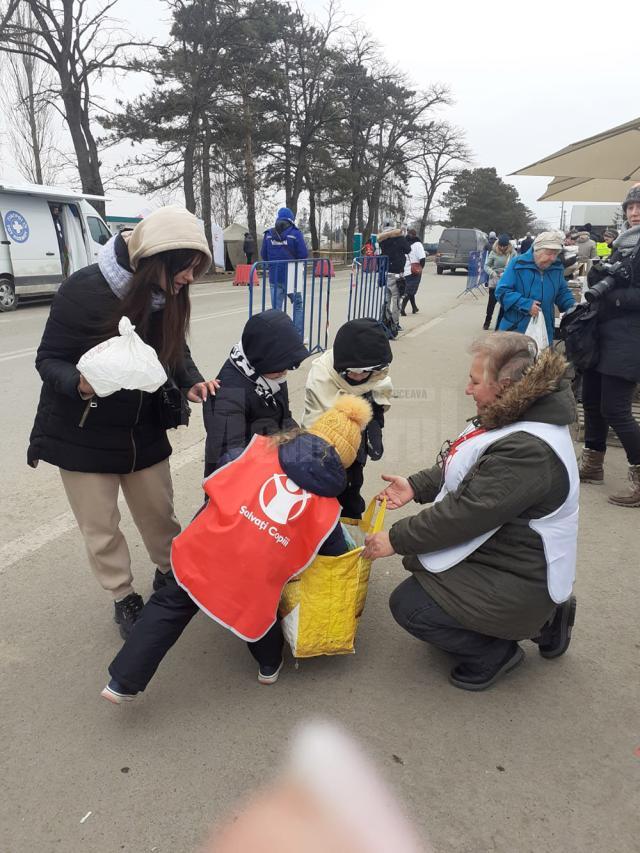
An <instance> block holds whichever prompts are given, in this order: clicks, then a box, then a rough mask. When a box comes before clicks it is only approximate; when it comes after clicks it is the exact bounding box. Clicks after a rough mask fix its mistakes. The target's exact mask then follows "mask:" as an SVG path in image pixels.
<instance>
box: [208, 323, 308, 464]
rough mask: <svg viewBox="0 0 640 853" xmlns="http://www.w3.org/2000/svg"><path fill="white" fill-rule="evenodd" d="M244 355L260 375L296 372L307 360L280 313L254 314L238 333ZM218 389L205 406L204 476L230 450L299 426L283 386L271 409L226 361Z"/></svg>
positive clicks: (249, 383)
mask: <svg viewBox="0 0 640 853" xmlns="http://www.w3.org/2000/svg"><path fill="white" fill-rule="evenodd" d="M242 347H243V350H244V354H245V355H246V357H247V359H248V361H249V362H250V364H251V365H252V366H253V368H254V369H255V370H256V371H257V372H258V373H259V374H260V375H262V374H264V373H280V372H282V371H283V370H289V369H291V368H293V367H297V366H298V365H299V364H300V362H301V361H302V360H303V359H304V358H306V357H307V356H308V355H309V352H308V350H307V349H306V347H304V346H303V344H302V341H301V340H300V335H299V334H298V332H297V331H296V328H295V326H294V325H293V323H292V322H291V319H290V318H289V317H288V316H287V315H286V314H285V313H284V311H275V310H269V311H263V312H262V313H260V314H255V315H254V316H253V317H252V318H251V319H250V320H249V322H248V323H247V324H246V326H245V328H244V331H243V333H242ZM218 379H219V380H220V388H219V390H218V393H217V394H216V396H215V397H210V398H209V399H208V400H207V402H206V403H205V404H204V408H203V415H204V425H205V428H206V430H207V444H206V450H205V476H208V475H209V474H211V473H212V472H213V471H214V470H215V469H216V468H217V467H218V464H219V460H220V459H221V458H222V457H223V456H224V455H225V453H227V451H228V450H229V449H231V448H234V447H235V448H238V447H242V448H244V447H246V446H247V444H248V443H249V441H250V440H251V438H252V437H253V436H254V435H271V434H273V433H275V432H280V431H282V430H288V429H291V428H293V427H295V426H297V424H296V422H295V421H294V420H293V418H292V417H291V411H290V409H289V394H288V391H287V385H286V382H285V383H284V384H283V385H281V386H280V388H279V390H278V391H277V392H276V393H275V394H274V395H273V401H274V404H275V405H272V404H271V403H269V402H267V400H265V399H264V398H263V397H259V396H258V394H257V393H256V386H255V384H254V383H253V382H252V381H251V379H249V378H248V377H247V376H245V375H244V373H242V372H241V371H240V370H239V369H238V368H237V367H236V366H235V365H234V364H233V362H232V361H230V360H229V359H227V361H225V363H224V364H223V365H222V369H221V370H220V373H219V374H218Z"/></svg>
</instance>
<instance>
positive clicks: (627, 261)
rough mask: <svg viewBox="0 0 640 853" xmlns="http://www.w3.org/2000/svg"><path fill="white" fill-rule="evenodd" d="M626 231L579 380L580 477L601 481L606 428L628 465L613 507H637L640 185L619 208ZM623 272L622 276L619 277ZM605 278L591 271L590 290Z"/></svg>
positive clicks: (614, 256) (639, 457) (613, 257)
mask: <svg viewBox="0 0 640 853" xmlns="http://www.w3.org/2000/svg"><path fill="white" fill-rule="evenodd" d="M622 209H623V211H624V214H625V217H626V219H627V224H628V228H627V229H626V230H625V231H623V232H622V233H621V234H620V236H619V237H617V238H616V240H615V241H614V242H613V248H614V251H613V254H612V255H611V257H610V258H609V259H608V260H609V262H610V263H612V264H615V263H616V262H617V261H621V262H622V269H621V270H619V271H618V272H617V273H616V274H615V276H614V280H615V284H614V286H613V287H611V288H609V289H608V290H606V292H605V293H604V294H603V295H602V296H601V297H600V299H599V300H598V363H597V364H596V365H595V366H594V367H593V368H591V369H590V370H586V371H585V372H584V375H583V377H582V403H583V406H584V419H585V441H584V443H585V449H584V452H583V454H582V459H581V463H580V479H581V480H582V481H583V482H585V483H601V482H602V481H603V479H604V455H605V452H606V449H607V435H608V432H609V426H611V428H612V429H613V431H614V432H615V433H616V435H617V436H618V438H619V439H620V443H621V444H622V446H623V447H624V450H625V453H626V455H627V461H628V463H629V480H630V481H631V490H630V491H629V490H627V491H626V492H622V493H620V494H615V495H611V496H610V497H609V501H610V502H611V503H613V504H616V505H618V506H626V507H640V425H638V423H637V421H636V420H635V419H634V417H633V414H632V402H633V396H634V394H635V393H636V392H637V383H639V382H640V186H636V187H632V188H631V189H630V190H629V193H628V195H627V197H626V199H625V201H624V203H623V205H622ZM621 273H624V275H621ZM605 275H607V272H606V271H599V270H598V269H597V268H596V267H594V268H593V269H592V270H591V271H590V273H589V285H590V286H591V287H593V286H594V285H595V284H597V282H598V281H600V280H601V279H603V278H604V277H605Z"/></svg>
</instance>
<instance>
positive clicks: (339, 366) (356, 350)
mask: <svg viewBox="0 0 640 853" xmlns="http://www.w3.org/2000/svg"><path fill="white" fill-rule="evenodd" d="M392 359H393V353H392V352H391V345H390V344H389V341H388V339H387V336H386V334H385V332H384V329H383V328H382V326H381V325H380V323H378V321H377V320H369V319H361V320H349V322H348V323H345V324H344V326H341V327H340V328H339V329H338V332H337V334H336V338H335V341H334V343H333V368H334V370H336V371H337V372H338V373H339V374H340V375H341V376H342V377H343V378H344V379H345V380H346V381H347V382H348V383H349V385H354V386H357V385H362V384H363V383H365V382H368V381H369V379H370V376H371V374H369V375H367V377H366V378H365V379H361V380H358V381H354V380H353V379H349V378H348V377H347V376H346V375H345V374H346V371H347V370H348V369H349V368H352V369H353V368H359V367H372V366H373V365H383V364H384V365H387V364H391V361H392Z"/></svg>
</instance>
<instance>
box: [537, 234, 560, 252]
mask: <svg viewBox="0 0 640 853" xmlns="http://www.w3.org/2000/svg"><path fill="white" fill-rule="evenodd" d="M564 240H565V236H564V232H563V231H543V232H542V234H538V236H537V237H536V239H535V240H534V241H533V251H534V252H535V251H536V249H551V250H552V251H554V252H559V251H561V250H562V248H563V247H564Z"/></svg>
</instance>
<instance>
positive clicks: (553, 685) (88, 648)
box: [0, 271, 640, 853]
mask: <svg viewBox="0 0 640 853" xmlns="http://www.w3.org/2000/svg"><path fill="white" fill-rule="evenodd" d="M464 283H465V279H464V278H463V277H462V276H450V275H444V276H441V277H436V276H435V275H434V274H433V272H431V271H429V272H428V273H427V274H426V275H425V276H424V277H423V281H422V284H421V286H420V290H419V293H418V298H417V299H418V304H419V306H420V313H419V314H417V315H415V316H411V315H410V316H409V317H407V318H406V320H405V321H404V326H405V332H404V334H403V335H402V336H401V338H400V339H399V340H398V341H396V342H394V343H393V345H392V346H393V351H394V361H393V365H392V377H393V380H394V385H395V387H396V396H395V399H394V402H393V406H392V408H391V411H390V412H389V415H388V417H387V425H386V429H385V444H386V452H385V456H384V459H383V460H382V461H381V462H379V463H370V464H369V465H368V466H367V468H366V481H365V496H367V497H369V496H372V495H373V494H375V492H376V491H377V490H378V488H379V486H380V479H379V478H380V474H381V473H382V472H385V473H402V474H409V473H413V472H414V471H416V470H419V469H420V468H422V467H425V466H427V465H430V464H432V462H433V460H434V458H435V455H436V453H437V452H438V450H439V449H440V446H441V444H442V442H443V441H444V440H445V439H447V438H453V437H455V436H456V435H457V434H458V433H459V432H460V431H461V429H462V428H463V427H464V425H465V420H466V418H468V417H470V416H471V415H472V413H473V408H472V404H471V401H470V400H469V399H468V398H466V397H465V395H464V387H465V384H466V378H467V372H468V363H469V356H468V354H467V351H466V350H467V347H468V345H469V343H470V342H471V340H472V339H473V338H474V337H475V336H476V335H478V334H481V331H480V329H481V325H482V320H483V317H484V303H483V300H480V301H477V300H474V299H473V298H472V297H470V296H464V297H462V298H458V295H459V294H460V292H461V291H462V289H463V288H464ZM247 295H248V294H247V290H246V288H234V287H232V286H231V285H230V284H215V285H207V284H203V285H198V286H196V287H194V288H193V297H194V298H193V323H192V352H193V355H194V358H195V360H196V363H197V364H198V365H199V367H200V369H201V371H202V373H203V374H205V375H206V377H207V378H210V377H213V376H215V374H216V372H217V370H218V369H219V367H220V366H221V365H222V363H223V361H224V359H225V358H226V355H227V353H228V351H229V349H230V348H231V346H232V344H233V343H234V342H235V341H236V340H237V339H238V338H239V335H240V331H241V328H242V325H243V322H244V320H245V318H246V316H247ZM347 296H348V276H347V274H345V273H342V274H340V275H339V276H338V278H337V279H336V281H335V283H334V286H333V290H332V298H331V314H330V331H331V334H333V333H335V330H336V329H337V327H338V326H339V325H340V323H341V322H343V321H344V319H345V317H346V300H347ZM47 313H48V306H46V305H37V306H34V305H31V306H25V307H22V308H20V309H19V310H18V311H16V312H15V313H13V314H5V315H0V389H1V391H2V402H3V404H2V407H1V410H0V423H1V436H2V444H1V447H2V453H1V462H2V468H1V470H2V516H1V517H2V525H3V537H2V544H1V545H0V612H1V620H2V621H1V624H2V634H1V636H0V679H1V681H0V683H1V685H2V690H1V692H0V750H1V755H2V782H3V786H2V787H3V794H2V798H1V803H0V839H1V841H0V850H2V851H7V853H35V851H38V853H49V851H56V852H59V853H111V852H112V851H128V853H144V851H156V853H187V851H192V850H195V849H196V848H197V847H198V845H199V844H200V843H201V841H202V839H203V838H204V837H205V835H206V833H207V831H208V830H209V828H210V827H211V826H212V825H213V824H215V823H216V822H217V821H218V820H219V819H221V818H222V817H224V816H225V815H229V814H233V812H234V810H235V809H236V808H237V807H238V804H239V803H240V802H241V801H242V800H243V799H244V798H246V796H247V794H248V793H250V792H251V791H253V790H255V789H256V788H258V787H259V786H260V785H262V784H263V783H264V782H265V781H267V780H268V779H269V778H271V775H272V774H273V772H274V771H275V769H276V768H277V767H278V765H279V761H280V758H281V756H282V755H283V753H284V752H285V751H286V748H287V744H288V742H289V740H290V738H291V733H292V731H293V730H294V728H295V726H296V724H297V723H298V722H299V721H301V720H304V719H308V718H310V717H316V716H322V717H325V718H329V719H334V720H336V721H338V722H340V723H341V724H343V725H344V726H346V727H347V729H348V730H349V731H351V732H352V733H353V735H354V736H355V737H356V738H358V739H359V740H360V741H361V742H362V743H363V744H364V746H365V748H366V749H367V751H368V752H369V754H370V755H371V757H372V758H373V760H374V761H375V762H376V763H377V764H378V766H379V768H380V770H381V772H382V774H383V775H384V777H385V778H386V779H387V781H388V782H389V783H390V784H391V785H392V787H393V788H394V790H395V791H396V793H397V795H398V798H399V800H400V801H401V803H402V804H403V806H404V808H405V810H406V812H407V813H408V814H409V816H410V817H411V819H412V820H413V821H414V822H415V824H416V826H417V829H418V831H419V833H420V835H421V836H422V837H423V838H424V839H425V840H426V839H428V840H430V842H431V844H432V846H433V849H434V850H435V851H436V853H484V851H487V852H488V851H499V853H534V852H535V853H539V851H547V852H548V853H556V851H558V853H584V851H594V853H595V851H598V853H627V851H628V853H631V851H634V853H635V851H637V850H638V844H639V842H638V839H639V838H640V817H639V816H640V797H639V794H638V791H639V783H640V728H639V725H638V723H639V714H638V699H639V693H640V691H639V689H638V684H639V675H640V667H639V649H640V635H639V632H638V610H639V603H640V571H639V566H640V560H639V558H638V552H639V550H640V536H639V535H638V528H639V527H640V511H638V510H633V509H622V508H617V507H613V506H611V505H609V504H608V503H607V501H606V494H607V490H608V489H614V488H617V487H619V486H620V485H621V483H622V481H623V479H624V476H625V461H624V457H623V453H622V451H621V450H620V449H616V448H613V449H611V450H610V452H609V453H608V455H607V472H606V484H605V485H604V486H587V487H584V488H583V490H582V507H581V529H580V553H579V565H578V582H577V587H576V592H577V595H578V611H577V621H576V627H575V630H574V638H573V642H572V644H571V647H570V649H569V652H568V653H567V654H566V655H565V656H564V657H562V658H559V659H558V660H556V661H546V660H543V659H542V658H541V657H540V656H539V655H538V653H537V649H536V647H535V646H534V645H533V644H531V643H529V642H524V643H523V644H522V645H523V648H524V649H525V651H526V661H525V663H524V665H523V666H521V667H520V668H519V669H518V670H517V671H515V672H514V673H512V674H511V675H509V676H508V677H507V678H505V679H504V681H502V682H500V683H499V684H498V685H496V686H495V687H494V688H493V689H491V690H489V691H487V692H486V693H483V694H469V693H465V692H463V691H460V690H456V689H455V688H453V687H451V686H450V685H449V683H448V681H447V672H448V669H449V668H450V665H451V662H450V660H448V659H447V658H446V656H445V655H443V654H440V653H438V652H436V651H435V650H432V649H429V648H427V647H426V646H424V645H423V644H421V643H419V642H418V641H416V640H413V639H412V638H411V637H409V636H408V635H406V634H405V633H403V632H402V631H401V630H400V629H399V628H398V627H397V626H396V624H395V623H394V621H393V619H392V618H391V616H390V613H389V610H388V606H387V600H388V597H389V594H390V592H391V591H392V589H393V588H394V587H395V586H396V585H397V584H398V583H399V582H400V581H401V580H403V578H404V577H405V572H404V570H403V568H402V565H401V562H400V559H399V558H397V557H393V558H388V559H385V560H381V561H379V562H377V563H376V564H375V565H374V570H373V573H372V579H371V585H370V591H369V596H368V599H367V606H366V609H365V612H364V615H363V618H362V620H361V627H360V631H359V635H358V639H357V651H356V654H355V655H353V656H347V657H339V658H322V659H314V660H309V661H305V662H303V663H301V665H300V667H299V668H298V669H295V668H294V666H293V664H292V662H291V660H290V659H288V660H287V663H286V665H285V668H284V670H283V672H282V674H281V677H280V680H279V681H278V683H277V684H276V685H273V686H270V687H264V686H260V685H259V684H258V683H257V681H256V668H255V664H254V661H253V659H252V658H251V657H250V656H249V654H248V652H247V650H246V648H245V647H244V645H243V644H242V643H241V642H240V641H238V639H237V638H235V637H234V636H232V635H231V634H230V633H229V632H228V631H225V630H224V629H223V628H221V627H220V626H218V625H217V624H215V623H213V622H212V621H211V620H209V619H207V618H206V617H205V616H203V615H200V616H198V617H197V618H196V619H195V620H194V621H193V623H192V624H191V625H190V626H189V628H188V629H187V630H186V632H185V634H184V635H183V637H182V639H181V640H180V642H179V643H178V644H177V645H176V647H175V648H174V649H173V650H172V652H171V653H170V654H169V655H168V656H167V658H166V660H165V661H164V663H163V664H162V666H161V668H160V670H159V672H158V674H157V675H156V677H155V678H154V680H153V681H152V683H151V684H150V686H149V688H148V690H147V691H146V693H145V694H144V695H143V696H142V697H140V698H139V699H138V700H137V701H136V702H134V703H131V704H130V705H128V706H125V707H114V706H112V705H109V704H108V703H107V702H105V701H104V700H103V699H101V698H100V695H99V694H100V690H101V688H102V687H103V686H104V684H105V683H106V680H107V671H106V667H107V665H108V663H109V662H110V660H111V659H112V657H113V656H114V654H115V653H116V651H117V650H118V648H119V645H120V641H119V635H118V632H117V629H116V626H115V625H114V624H113V621H112V618H111V617H112V605H111V603H110V601H109V598H108V597H107V595H106V594H105V593H104V592H103V591H102V590H101V588H100V587H99V586H98V584H97V583H96V581H95V580H94V579H93V577H92V576H91V573H90V570H89V568H88V566H87V561H86V557H85V554H84V549H83V545H82V541H81V538H80V535H79V534H78V532H77V530H76V528H75V525H74V521H73V518H72V516H71V515H70V512H69V509H68V506H67V504H66V500H65V497H64V493H63V489H62V485H61V483H60V480H59V476H58V473H57V471H56V470H55V469H54V468H52V467H51V466H48V465H46V464H41V465H40V466H39V467H38V468H37V470H35V471H34V470H31V469H29V468H28V467H27V465H26V460H25V456H26V444H27V440H28V435H29V431H30V429H31V425H32V421H33V416H34V412H35V407H36V403H37V398H38V394H39V390H40V380H39V377H38V375H37V374H36V372H35V370H34V366H33V361H34V354H35V349H36V347H37V345H38V342H39V339H40V336H41V334H42V329H43V327H44V323H45V321H46V317H47ZM307 370H308V366H303V367H302V368H301V369H300V370H298V371H296V372H294V373H293V374H292V375H291V379H290V394H291V399H292V408H293V412H294V416H295V415H298V416H299V415H300V414H301V409H302V391H303V387H304V380H305V377H306V373H307ZM194 408H195V407H194ZM172 440H173V444H174V455H173V457H172V469H173V478H174V485H175V493H176V508H177V513H178V516H179V518H180V519H181V520H182V521H183V522H186V521H188V519H189V517H190V515H191V514H192V512H193V510H194V509H195V508H196V507H197V506H198V504H199V501H200V495H201V491H200V481H201V472H202V459H203V449H204V445H203V440H204V430H203V427H202V422H201V418H200V416H199V413H198V412H197V411H195V412H194V415H193V417H192V423H191V425H190V426H189V428H188V429H183V430H179V431H178V432H176V433H175V434H174V436H173V439H172ZM405 510H406V511H407V512H411V509H410V508H405V509H404V510H401V511H400V512H401V513H404V512H405ZM391 521H392V516H391V514H390V515H389V517H388V522H391ZM123 529H124V530H125V533H126V535H127V538H128V541H129V544H130V547H131V551H132V556H133V561H134V570H135V575H136V581H137V587H138V589H139V591H140V592H141V593H142V594H143V595H147V594H148V593H149V592H150V589H151V578H152V573H153V567H152V566H151V565H150V564H149V561H148V557H147V556H146V554H145V552H144V548H143V546H142V543H141V541H140V538H139V535H138V534H137V532H136V531H135V528H134V526H133V524H132V522H131V519H130V517H129V515H128V513H127V511H126V508H125V507H124V506H123ZM89 813H90V814H89ZM87 815H88V817H87ZM83 819H84V820H83ZM388 849H389V851H390V853H392V851H393V850H394V846H393V841H392V839H390V840H389V847H388Z"/></svg>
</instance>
